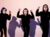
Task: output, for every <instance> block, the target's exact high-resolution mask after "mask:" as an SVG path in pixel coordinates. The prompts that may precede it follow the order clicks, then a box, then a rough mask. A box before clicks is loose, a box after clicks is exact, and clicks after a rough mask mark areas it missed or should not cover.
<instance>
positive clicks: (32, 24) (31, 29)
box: [29, 19, 40, 37]
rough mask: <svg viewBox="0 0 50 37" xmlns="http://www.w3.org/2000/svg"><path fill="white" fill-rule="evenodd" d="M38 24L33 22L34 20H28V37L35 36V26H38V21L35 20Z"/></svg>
mask: <svg viewBox="0 0 50 37" xmlns="http://www.w3.org/2000/svg"><path fill="white" fill-rule="evenodd" d="M37 20H38V22H36V21H35V19H30V33H29V35H30V37H34V36H35V30H36V25H40V21H39V19H37Z"/></svg>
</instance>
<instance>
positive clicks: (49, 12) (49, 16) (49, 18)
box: [49, 12, 50, 20]
mask: <svg viewBox="0 0 50 37" xmlns="http://www.w3.org/2000/svg"><path fill="white" fill-rule="evenodd" d="M49 20H50V12H49Z"/></svg>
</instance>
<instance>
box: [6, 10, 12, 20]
mask: <svg viewBox="0 0 50 37" xmlns="http://www.w3.org/2000/svg"><path fill="white" fill-rule="evenodd" d="M7 19H8V20H10V19H11V11H9V15H7Z"/></svg>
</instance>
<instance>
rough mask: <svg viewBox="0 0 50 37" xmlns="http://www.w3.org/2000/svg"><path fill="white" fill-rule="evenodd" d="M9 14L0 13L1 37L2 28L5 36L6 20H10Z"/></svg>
mask: <svg viewBox="0 0 50 37" xmlns="http://www.w3.org/2000/svg"><path fill="white" fill-rule="evenodd" d="M10 18H11V14H10V15H8V14H2V13H0V31H1V34H2V35H1V37H2V36H3V32H2V28H3V29H4V34H5V35H6V22H7V19H8V20H10Z"/></svg>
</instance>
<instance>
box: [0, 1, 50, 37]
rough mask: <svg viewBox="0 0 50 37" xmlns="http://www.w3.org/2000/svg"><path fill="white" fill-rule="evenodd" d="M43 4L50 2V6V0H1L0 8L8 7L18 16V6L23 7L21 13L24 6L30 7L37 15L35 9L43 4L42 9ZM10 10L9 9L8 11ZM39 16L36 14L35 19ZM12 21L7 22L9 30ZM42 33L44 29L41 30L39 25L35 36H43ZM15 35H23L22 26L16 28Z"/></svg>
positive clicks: (18, 36) (20, 36)
mask: <svg viewBox="0 0 50 37" xmlns="http://www.w3.org/2000/svg"><path fill="white" fill-rule="evenodd" d="M43 4H48V6H49V8H50V0H0V9H1V8H2V7H6V8H7V9H8V11H9V10H11V11H12V16H16V15H17V11H18V8H20V9H21V14H22V10H23V9H24V8H28V9H29V10H32V11H33V13H34V15H35V13H36V12H35V11H36V9H37V8H38V6H41V8H40V11H41V10H42V6H43ZM8 11H7V13H8ZM37 18H38V17H36V16H35V20H36V19H37ZM19 20H20V19H19V18H18V20H17V21H18V22H19ZM10 21H11V20H10ZM10 21H8V22H7V30H8V28H9V22H10ZM36 21H37V20H36ZM19 33H20V34H19ZM41 35H42V31H41V29H40V27H39V26H37V27H36V34H35V37H41ZM7 37H9V34H8V32H7ZM15 37H23V31H22V29H21V28H18V27H17V28H16V31H15Z"/></svg>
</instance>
